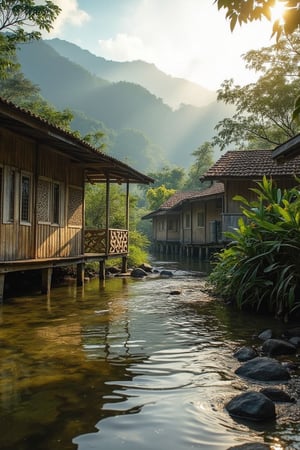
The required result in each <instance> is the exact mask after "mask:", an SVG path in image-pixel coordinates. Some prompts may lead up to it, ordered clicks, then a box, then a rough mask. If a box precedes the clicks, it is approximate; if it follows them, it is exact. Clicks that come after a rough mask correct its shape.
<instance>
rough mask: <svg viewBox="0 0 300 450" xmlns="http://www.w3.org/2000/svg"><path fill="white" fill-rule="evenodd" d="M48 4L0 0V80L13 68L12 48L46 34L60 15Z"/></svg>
mask: <svg viewBox="0 0 300 450" xmlns="http://www.w3.org/2000/svg"><path fill="white" fill-rule="evenodd" d="M60 11H61V10H60V8H59V7H58V6H57V5H55V4H54V3H53V2H52V1H49V0H46V1H45V2H44V4H36V2H35V1H34V0H18V1H17V0H2V1H1V2H0V77H1V78H3V77H5V76H6V74H7V71H8V70H9V69H11V68H12V67H16V65H17V63H16V60H15V51H16V45H17V44H19V43H22V42H29V41H32V40H36V39H40V38H41V31H43V30H45V31H50V30H51V28H52V23H53V21H54V20H55V19H56V17H57V16H58V15H59V13H60Z"/></svg>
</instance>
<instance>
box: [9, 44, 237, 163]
mask: <svg viewBox="0 0 300 450" xmlns="http://www.w3.org/2000/svg"><path fill="white" fill-rule="evenodd" d="M18 59H19V62H20V64H21V68H22V71H23V73H24V75H25V76H26V77H27V78H29V79H30V80H31V81H32V82H33V83H34V84H36V85H38V86H39V87H40V89H41V94H42V96H43V97H44V98H45V99H46V100H47V101H49V102H50V103H52V104H53V105H54V106H55V107H56V108H57V109H60V110H61V109H65V108H69V109H71V110H72V111H74V112H75V120H74V123H73V124H72V127H73V128H74V129H77V130H79V131H80V132H81V133H82V134H83V135H84V134H87V133H89V132H93V131H97V130H103V131H104V132H105V134H106V136H107V137H106V140H107V150H108V153H109V154H111V155H112V156H115V157H117V158H119V159H120V160H123V161H125V162H127V163H128V164H132V165H133V166H134V167H136V168H137V169H139V170H142V171H149V170H155V169H156V168H158V167H161V166H162V165H164V164H166V163H169V164H176V165H179V166H182V167H185V168H187V167H189V166H190V164H191V163H192V162H193V160H192V156H191V153H192V152H193V151H194V150H196V149H197V148H198V147H199V145H201V144H202V143H203V142H205V141H207V140H210V139H211V137H212V136H213V134H214V126H215V125H216V123H217V122H218V121H219V120H221V119H223V118H224V117H225V116H228V115H231V114H230V112H229V108H228V107H226V106H224V105H223V104H219V103H216V102H213V103H211V104H209V105H208V106H206V107H202V108H199V107H195V106H191V105H183V106H181V107H180V108H179V109H177V110H175V111H174V110H173V109H172V108H171V107H170V106H168V105H166V104H165V103H163V101H162V99H161V98H158V97H156V96H155V95H153V94H152V93H151V92H149V91H148V90H146V89H145V88H144V87H142V86H140V85H137V84H133V83H129V82H126V81H121V82H115V83H112V82H110V81H108V80H106V79H104V78H102V77H99V76H95V75H93V74H92V73H91V72H89V71H88V70H86V68H85V67H83V66H81V65H79V64H77V63H74V62H72V61H70V60H69V59H68V58H65V57H63V56H61V55H60V54H59V53H58V52H57V51H55V50H54V49H53V48H52V47H51V46H50V45H49V44H48V43H47V42H46V41H37V42H31V43H28V44H23V45H21V46H20V49H19V51H18ZM121 138H122V139H123V141H122V140H121ZM122 143H123V147H122ZM121 148H122V150H123V152H121Z"/></svg>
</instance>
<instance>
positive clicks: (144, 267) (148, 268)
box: [139, 263, 153, 273]
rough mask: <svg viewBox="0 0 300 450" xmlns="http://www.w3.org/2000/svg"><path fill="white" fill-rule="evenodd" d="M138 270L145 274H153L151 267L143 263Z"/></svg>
mask: <svg viewBox="0 0 300 450" xmlns="http://www.w3.org/2000/svg"><path fill="white" fill-rule="evenodd" d="M139 268H140V269H142V270H144V271H145V272H147V273H152V272H153V267H152V266H150V264H147V263H143V264H141V265H140V266H139Z"/></svg>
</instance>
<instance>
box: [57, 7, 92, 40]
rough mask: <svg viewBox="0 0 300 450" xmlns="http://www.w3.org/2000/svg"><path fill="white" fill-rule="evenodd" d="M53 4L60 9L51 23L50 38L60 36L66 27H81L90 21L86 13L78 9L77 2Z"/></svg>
mask: <svg viewBox="0 0 300 450" xmlns="http://www.w3.org/2000/svg"><path fill="white" fill-rule="evenodd" d="M55 4H56V5H57V6H59V7H60V8H61V13H60V14H59V16H58V18H57V19H56V20H55V22H54V23H53V29H52V30H51V36H52V37H54V36H60V35H61V34H62V33H63V32H64V29H65V27H66V26H69V25H72V26H75V27H81V26H83V25H84V24H85V23H86V22H88V21H89V20H90V16H89V15H88V13H87V12H86V11H83V10H82V9H80V8H79V5H78V3H77V0H56V1H55Z"/></svg>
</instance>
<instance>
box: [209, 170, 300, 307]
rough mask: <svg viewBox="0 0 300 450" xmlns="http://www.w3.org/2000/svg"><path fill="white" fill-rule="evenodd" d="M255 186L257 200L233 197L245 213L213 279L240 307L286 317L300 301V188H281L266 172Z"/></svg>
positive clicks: (216, 288)
mask: <svg viewBox="0 0 300 450" xmlns="http://www.w3.org/2000/svg"><path fill="white" fill-rule="evenodd" d="M299 181H300V180H297V182H299ZM257 185H258V187H257V188H254V189H252V191H253V192H255V194H256V195H257V199H256V200H255V201H251V202H249V201H247V200H246V199H245V198H243V197H241V196H236V197H235V200H238V201H240V202H241V204H242V212H243V214H244V218H241V219H240V220H239V223H238V228H237V229H235V230H234V231H232V232H228V233H226V236H227V237H229V238H230V240H231V244H230V245H229V246H228V247H227V248H226V249H224V250H223V251H222V252H221V253H219V254H218V255H217V256H216V258H217V260H216V264H215V266H214V268H213V271H212V273H211V275H210V277H209V281H210V283H211V284H212V286H213V288H214V291H215V292H216V293H217V294H218V295H221V296H222V297H224V298H226V299H227V300H228V299H230V300H232V301H234V302H235V303H236V304H237V306H238V307H239V308H240V309H244V308H251V309H256V310H257V311H261V310H262V311H269V312H272V313H276V314H277V315H278V316H286V315H287V314H290V313H292V312H294V311H295V309H296V308H298V307H299V305H300V303H299V300H300V298H299V288H300V193H299V187H298V186H297V187H294V188H292V189H289V190H281V189H279V188H277V187H276V185H275V183H274V182H273V181H272V180H268V179H267V178H266V177H264V178H263V180H262V181H261V182H258V183H257Z"/></svg>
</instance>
